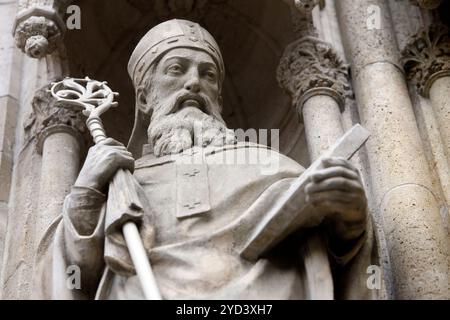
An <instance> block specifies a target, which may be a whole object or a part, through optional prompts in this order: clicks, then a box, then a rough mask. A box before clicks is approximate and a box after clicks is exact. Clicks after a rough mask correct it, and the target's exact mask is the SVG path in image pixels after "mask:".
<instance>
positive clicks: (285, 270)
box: [34, 20, 374, 299]
mask: <svg viewBox="0 0 450 320" xmlns="http://www.w3.org/2000/svg"><path fill="white" fill-rule="evenodd" d="M128 70H129V74H130V76H131V78H132V80H133V84H134V86H135V90H136V118H135V125H134V129H133V133H132V137H131V140H130V143H129V146H128V148H126V147H125V146H124V145H122V144H121V143H119V142H117V141H115V140H113V139H107V140H105V141H103V142H101V143H99V144H97V145H95V146H94V147H92V148H91V149H90V150H89V153H88V155H87V159H86V161H85V163H84V166H83V168H82V170H81V172H80V174H79V177H78V179H77V181H76V183H75V185H74V186H73V188H72V190H71V192H70V194H69V195H68V196H67V198H66V200H65V203H64V207H63V209H62V214H61V216H60V217H59V218H58V219H57V220H56V221H55V222H54V223H53V224H52V225H51V226H50V227H49V228H48V230H47V232H46V234H45V236H44V238H43V239H42V241H41V243H40V246H39V250H38V252H37V258H36V267H35V270H36V272H35V279H36V281H35V283H34V285H35V292H36V298H44V299H94V298H97V299H141V298H143V295H142V290H141V287H140V284H139V281H138V279H137V277H136V275H135V270H134V267H133V264H132V263H131V261H130V257H129V254H128V252H127V249H126V246H125V244H124V239H123V237H122V235H121V234H120V232H119V231H117V232H115V231H111V232H105V228H104V224H105V206H107V199H106V196H105V193H106V190H105V189H106V188H107V186H108V182H109V180H110V179H111V178H112V176H113V175H114V173H115V172H116V171H117V170H118V169H119V168H124V169H129V170H130V171H134V176H135V177H136V179H137V181H138V182H139V184H140V186H139V190H140V196H141V197H142V203H143V204H144V206H145V213H144V214H143V216H142V218H141V222H140V233H141V237H142V239H143V242H144V246H145V248H146V250H147V253H148V257H149V259H150V261H151V263H152V266H153V269H154V273H155V277H156V280H157V283H158V287H159V289H160V291H161V294H162V296H163V298H164V299H307V298H308V290H309V288H308V286H307V285H306V283H305V276H306V274H305V269H304V268H303V267H302V261H301V256H300V254H299V248H300V247H301V245H302V242H304V241H305V238H306V237H307V236H308V235H309V234H310V232H312V231H313V230H316V229H317V228H320V229H321V230H323V231H324V232H325V234H326V239H327V244H328V250H329V254H330V257H331V259H330V261H331V263H332V267H333V268H332V269H333V277H334V279H335V289H334V291H335V292H334V293H335V297H336V298H342V299H345V298H371V297H372V292H370V290H368V288H367V286H366V280H367V277H368V275H367V274H366V269H367V267H368V266H369V265H370V264H371V263H370V259H371V257H372V255H373V252H374V245H373V242H374V241H373V236H372V229H371V223H370V219H369V218H368V213H367V209H366V207H367V203H366V196H365V192H364V188H363V186H362V183H361V179H360V175H359V173H358V170H357V169H356V168H355V167H354V166H353V165H352V164H351V163H350V162H349V161H347V160H343V159H340V158H330V159H327V160H326V161H324V162H323V169H320V170H318V171H316V172H315V173H314V174H313V175H312V176H311V177H310V181H309V183H308V185H307V186H306V189H305V193H306V194H307V196H306V200H305V201H306V202H307V203H306V204H307V205H310V206H312V207H313V208H314V210H313V212H314V214H313V215H311V216H310V217H309V216H308V217H307V218H306V219H305V221H306V222H305V224H304V225H303V226H302V227H301V228H299V230H295V231H294V232H292V233H291V234H290V235H287V236H288V237H287V238H286V239H285V240H284V241H283V242H281V243H280V244H278V245H277V246H275V247H274V248H273V249H271V250H270V251H269V252H266V253H265V254H264V255H263V256H261V257H260V258H259V259H258V260H257V261H248V260H246V259H244V258H242V257H241V256H240V255H239V250H240V249H242V245H243V243H245V240H246V236H248V234H250V232H251V230H253V229H254V228H255V227H256V226H258V223H259V222H260V221H262V220H263V219H264V216H265V214H266V212H267V208H268V207H269V206H270V204H271V203H273V202H274V201H275V200H276V199H277V198H279V197H280V196H281V195H282V194H283V192H284V191H285V190H287V188H288V187H289V185H290V183H291V182H292V181H293V179H295V178H296V177H298V176H299V175H300V174H302V172H303V171H304V168H302V167H301V166H300V165H299V164H297V163H296V162H295V161H293V160H291V159H289V158H287V157H285V156H283V155H281V154H279V153H278V152H277V151H275V150H271V149H270V148H268V147H265V146H262V145H258V144H256V143H250V142H237V141H236V138H235V135H234V133H233V131H232V130H229V129H228V128H227V127H226V125H225V122H224V120H223V119H222V117H221V110H222V98H221V90H222V83H223V80H224V76H225V68H224V62H223V59H222V56H221V52H220V50H219V47H218V45H217V43H216V42H215V40H214V39H213V37H212V36H211V35H210V34H209V33H208V32H207V31H206V30H205V29H203V28H202V27H200V26H199V25H198V24H196V23H193V22H190V21H186V20H171V21H167V22H164V23H162V24H160V25H158V26H156V27H154V28H153V29H152V30H150V31H149V32H148V33H147V34H146V35H145V36H144V38H143V39H142V40H141V41H140V43H139V44H138V45H137V47H136V49H135V51H134V52H133V54H132V57H131V59H130V62H129V66H128ZM261 150H264V154H265V157H266V158H265V161H259V162H257V163H246V164H241V163H231V164H230V163H229V162H224V161H223V159H224V157H225V158H227V157H228V156H229V155H233V156H236V157H240V156H242V157H245V156H251V155H253V154H257V153H258V156H260V154H261ZM135 159H137V160H136V161H135ZM193 159H197V160H198V159H200V160H201V161H193ZM267 161H277V170H276V172H274V173H271V174H262V173H261V172H262V169H264V167H265V166H267V165H268V162H267ZM269 164H270V163H269ZM292 210H297V211H299V210H301V208H293V209H292ZM296 214H298V212H296ZM305 214H306V213H305ZM70 266H76V267H77V268H79V270H80V272H81V273H80V276H81V278H80V279H81V283H80V286H79V287H78V288H71V287H70V286H68V285H67V278H68V277H69V274H68V271H67V270H68V268H69V267H70Z"/></svg>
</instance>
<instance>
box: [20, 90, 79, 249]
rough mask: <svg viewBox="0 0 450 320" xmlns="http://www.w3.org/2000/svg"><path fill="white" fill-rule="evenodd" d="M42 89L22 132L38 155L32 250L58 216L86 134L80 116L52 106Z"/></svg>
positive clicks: (74, 173)
mask: <svg viewBox="0 0 450 320" xmlns="http://www.w3.org/2000/svg"><path fill="white" fill-rule="evenodd" d="M46 89H47V88H45V89H43V90H39V91H38V92H37V93H36V96H35V98H34V100H33V113H32V114H31V116H30V119H29V121H30V123H32V125H31V126H30V127H28V128H27V129H26V130H27V131H28V134H29V135H31V136H35V137H36V139H37V143H36V148H37V152H38V154H40V155H42V159H41V174H40V183H39V197H38V199H39V200H38V203H37V208H38V209H37V210H36V214H35V227H34V228H35V229H34V234H35V245H36V246H37V245H38V243H39V240H40V239H41V238H42V235H43V232H44V231H45V229H46V228H47V227H48V226H49V225H50V223H51V222H52V221H53V220H54V219H55V218H56V217H57V216H58V215H59V214H60V213H61V208H62V204H63V202H64V198H65V197H66V195H67V194H68V193H69V191H70V188H71V187H72V186H73V184H74V182H75V179H76V177H77V175H78V172H79V166H80V158H81V156H82V154H83V150H84V145H85V141H84V138H85V137H86V133H87V128H86V126H85V119H84V118H83V116H82V114H81V112H75V111H71V110H68V109H65V108H62V107H61V106H56V105H55V100H54V99H53V97H52V96H51V94H50V93H49V92H47V90H46Z"/></svg>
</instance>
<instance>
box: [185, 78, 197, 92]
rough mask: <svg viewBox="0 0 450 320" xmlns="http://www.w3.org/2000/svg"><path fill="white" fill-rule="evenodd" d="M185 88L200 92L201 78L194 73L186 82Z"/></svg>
mask: <svg viewBox="0 0 450 320" xmlns="http://www.w3.org/2000/svg"><path fill="white" fill-rule="evenodd" d="M184 88H185V89H186V90H188V91H191V92H195V93H198V92H199V91H200V80H199V79H198V76H196V75H194V76H191V77H189V79H188V80H187V81H186V83H185V84H184Z"/></svg>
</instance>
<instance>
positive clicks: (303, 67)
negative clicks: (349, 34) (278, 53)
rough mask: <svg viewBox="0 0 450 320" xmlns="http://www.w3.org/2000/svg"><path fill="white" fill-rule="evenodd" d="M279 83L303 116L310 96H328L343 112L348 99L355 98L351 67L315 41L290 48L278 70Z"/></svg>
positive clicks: (331, 49)
mask: <svg viewBox="0 0 450 320" xmlns="http://www.w3.org/2000/svg"><path fill="white" fill-rule="evenodd" d="M277 80H278V83H279V84H280V86H281V87H282V88H283V89H285V90H286V91H287V93H288V94H289V95H290V96H291V97H292V101H293V104H294V106H296V107H297V109H298V111H299V114H300V115H301V114H302V112H301V109H302V107H303V104H304V102H305V101H306V100H307V99H309V98H310V97H311V96H314V95H317V94H325V95H329V96H331V97H333V98H334V99H336V101H337V102H338V103H339V105H340V106H341V108H343V106H344V102H345V98H347V97H352V90H351V86H350V82H349V77H348V65H346V64H344V63H343V62H342V60H341V59H340V58H339V56H338V55H337V54H336V52H335V51H334V50H333V48H332V47H331V45H330V44H328V43H326V42H324V41H321V40H319V39H317V38H313V37H304V38H302V39H299V40H297V41H295V42H293V43H292V44H290V45H289V46H287V48H286V50H285V52H284V54H283V57H282V58H281V61H280V64H279V66H278V70H277Z"/></svg>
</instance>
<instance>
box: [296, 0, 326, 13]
mask: <svg viewBox="0 0 450 320" xmlns="http://www.w3.org/2000/svg"><path fill="white" fill-rule="evenodd" d="M294 5H295V7H296V8H297V10H298V11H299V12H300V13H302V14H304V15H307V14H311V12H312V11H313V10H314V8H315V7H316V6H317V5H320V8H321V9H323V8H324V7H325V0H294Z"/></svg>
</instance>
